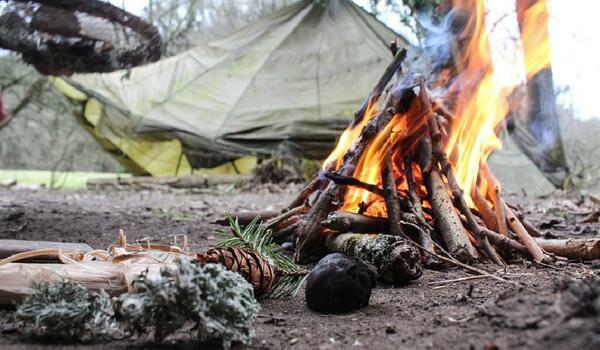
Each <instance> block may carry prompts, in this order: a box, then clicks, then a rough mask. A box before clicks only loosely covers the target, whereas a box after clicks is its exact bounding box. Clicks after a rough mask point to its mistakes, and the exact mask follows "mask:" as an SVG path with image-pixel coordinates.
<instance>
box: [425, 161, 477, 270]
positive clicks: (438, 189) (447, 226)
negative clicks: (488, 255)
mask: <svg viewBox="0 0 600 350" xmlns="http://www.w3.org/2000/svg"><path fill="white" fill-rule="evenodd" d="M426 177H427V189H428V191H429V200H430V202H431V207H432V208H433V214H434V216H435V218H436V228H437V230H438V232H439V233H440V234H441V235H442V237H443V239H444V242H445V243H446V247H447V248H448V252H449V253H450V254H452V255H453V256H455V257H457V258H458V259H459V260H462V261H473V260H476V259H477V252H476V251H475V248H473V246H472V245H471V242H469V239H468V237H467V232H466V231H465V229H464V227H463V225H462V222H461V221H460V218H459V217H458V214H456V212H455V211H454V206H453V205H452V201H451V200H450V197H449V196H448V192H447V191H446V185H445V184H444V181H443V180H442V177H441V176H440V174H439V173H438V171H437V170H432V171H431V172H430V173H429V174H428V175H427V176H426Z"/></svg>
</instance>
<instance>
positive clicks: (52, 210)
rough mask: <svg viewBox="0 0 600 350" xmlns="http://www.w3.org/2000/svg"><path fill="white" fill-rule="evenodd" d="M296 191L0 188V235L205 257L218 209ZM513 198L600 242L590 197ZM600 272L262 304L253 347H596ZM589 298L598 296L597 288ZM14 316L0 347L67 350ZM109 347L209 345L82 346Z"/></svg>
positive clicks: (574, 269)
mask: <svg viewBox="0 0 600 350" xmlns="http://www.w3.org/2000/svg"><path fill="white" fill-rule="evenodd" d="M298 188H299V187H297V186H295V185H293V186H288V187H283V188H282V187H279V186H262V187H260V188H258V189H255V190H253V191H252V192H245V191H238V190H231V189H228V188H224V189H220V190H219V189H215V190H207V191H204V192H202V193H189V192H172V191H170V192H160V191H152V192H151V191H139V192H134V191H119V192H117V191H113V192H93V191H78V192H55V191H26V190H0V238H3V239H26V240H49V241H65V242H85V243H87V244H89V245H90V246H92V247H94V248H106V247H107V246H108V245H109V244H110V243H113V242H114V241H115V240H116V239H117V235H118V232H119V229H124V230H125V233H126V234H127V237H128V240H147V239H150V240H151V241H156V242H163V243H167V242H171V241H172V237H171V236H172V235H177V234H185V235H187V236H188V238H189V241H190V242H191V249H194V250H199V251H201V250H204V249H206V248H208V247H211V246H213V245H215V244H216V243H217V242H218V241H219V236H218V235H216V234H215V232H216V231H218V230H222V228H221V227H219V226H216V225H215V224H212V223H211V222H212V221H214V220H216V219H218V218H221V217H223V214H224V213H225V212H227V211H239V210H243V209H247V210H252V209H269V208H270V209H280V208H283V207H284V206H285V205H286V204H287V203H288V202H289V201H290V200H291V198H293V196H294V194H295V193H297V191H298ZM508 198H509V200H510V201H512V202H513V203H519V205H520V206H522V207H523V209H524V212H525V213H527V215H528V217H529V218H530V219H531V221H533V222H534V223H535V224H536V225H538V227H541V228H542V229H543V231H545V232H547V233H548V234H550V235H556V236H559V237H566V236H569V237H574V236H577V237H581V236H587V237H593V236H597V235H598V233H599V230H600V225H598V223H591V224H581V223H579V222H580V221H581V219H582V218H583V217H584V216H585V215H586V214H587V213H589V212H590V211H593V210H598V207H599V206H600V204H599V203H597V199H595V198H594V197H580V196H566V195H562V194H557V195H554V196H551V197H548V198H525V197H514V196H512V197H508ZM479 267H480V268H483V269H486V270H488V271H490V272H495V271H497V270H498V267H494V266H489V265H479ZM599 269H600V265H595V264H580V263H571V264H568V265H561V266H558V267H553V268H550V267H536V266H532V264H531V263H523V264H519V265H512V266H508V267H507V268H506V269H505V270H503V271H500V272H499V273H501V274H502V275H503V276H506V277H507V278H509V279H510V280H511V281H514V282H516V284H514V285H513V284H507V283H501V282H497V281H495V280H492V279H485V278H484V279H472V280H467V281H462V282H455V283H449V282H446V281H448V280H451V279H456V278H460V277H464V276H468V274H467V273H466V272H465V271H463V270H459V269H450V270H445V271H429V270H428V271H426V272H425V273H424V275H423V277H421V278H420V279H419V280H417V281H415V282H413V283H412V284H410V285H409V286H407V287H404V288H392V287H388V286H384V285H380V286H378V287H377V288H376V289H375V290H374V292H373V295H372V297H371V302H370V305H369V306H368V307H366V308H364V309H362V310H359V311H356V312H352V313H348V314H342V315H321V314H318V313H315V312H312V311H310V310H309V309H308V308H307V307H306V305H305V302H304V297H303V295H302V293H301V295H299V296H298V297H297V298H294V299H281V300H265V301H262V303H261V304H262V310H261V312H260V316H259V318H258V320H257V322H256V324H255V327H256V339H255V341H254V343H253V345H254V347H256V348H270V349H281V348H292V349H343V348H353V349H354V348H356V349H360V348H365V349H366V348H368V349H435V348H444V349H496V348H500V349H509V348H514V349H545V350H547V349H569V348H570V349H575V348H577V349H598V348H600V296H598V295H597V294H594V293H591V294H590V293H587V294H586V293H583V294H585V295H580V294H581V293H580V291H581V290H582V287H581V286H585V284H581V283H580V282H577V280H582V279H584V280H587V281H589V280H590V276H592V275H597V274H598V272H599V271H600V270H599ZM588 283H590V282H588ZM588 285H589V284H588ZM583 289H585V288H583ZM586 290H587V289H586ZM595 290H596V291H597V292H600V288H596V289H595ZM13 313H14V312H13V310H11V309H3V310H2V309H0V348H2V349H36V348H40V349H42V348H43V349H49V348H62V346H59V345H52V344H39V343H31V342H29V341H28V340H26V339H25V338H23V337H22V336H20V335H19V334H18V333H15V332H13V331H12V328H11V327H10V325H11V324H12V322H13ZM104 347H110V348H111V349H120V348H203V347H204V348H205V347H206V344H198V343H195V342H193V341H192V342H191V341H186V340H185V338H184V337H180V336H177V337H176V338H175V339H172V340H167V341H165V342H163V343H161V344H156V343H152V342H150V340H148V339H141V340H130V341H117V342H114V343H110V344H96V345H87V346H85V347H84V348H88V349H99V348H104Z"/></svg>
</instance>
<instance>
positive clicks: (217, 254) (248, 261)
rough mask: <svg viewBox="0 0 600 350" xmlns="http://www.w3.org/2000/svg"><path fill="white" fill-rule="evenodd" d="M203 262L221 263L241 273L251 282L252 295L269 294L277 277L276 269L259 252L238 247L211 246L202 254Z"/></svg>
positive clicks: (257, 296)
mask: <svg viewBox="0 0 600 350" xmlns="http://www.w3.org/2000/svg"><path fill="white" fill-rule="evenodd" d="M201 260H202V261H203V262H205V263H214V264H221V265H223V266H225V268H227V269H228V270H230V271H233V272H237V273H239V274H240V275H242V276H243V277H244V278H245V279H246V281H248V282H250V284H252V287H253V288H254V296H255V297H256V298H260V297H261V296H263V295H266V294H269V292H271V290H272V289H273V286H274V285H275V281H276V279H277V277H278V276H277V270H275V268H274V267H273V266H271V265H270V264H269V263H268V262H267V261H266V260H265V259H264V258H263V257H261V256H260V255H259V254H257V253H255V252H252V251H246V250H243V249H239V248H212V249H210V250H208V251H207V252H206V253H205V254H203V256H202V258H201Z"/></svg>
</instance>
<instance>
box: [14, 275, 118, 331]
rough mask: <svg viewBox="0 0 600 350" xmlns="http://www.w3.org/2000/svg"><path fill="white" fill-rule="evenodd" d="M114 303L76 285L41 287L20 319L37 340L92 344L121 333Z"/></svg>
mask: <svg viewBox="0 0 600 350" xmlns="http://www.w3.org/2000/svg"><path fill="white" fill-rule="evenodd" d="M114 316H115V314H114V309H113V306H112V302H111V299H110V298H109V297H108V295H106V293H104V292H101V293H94V292H90V291H89V290H87V289H86V288H84V287H82V286H80V285H78V284H76V283H73V282H66V281H61V282H53V283H39V284H37V285H36V286H34V288H33V293H32V294H31V295H30V296H29V297H28V298H27V299H26V300H25V301H24V302H23V303H22V304H20V305H19V306H18V307H17V312H16V317H17V319H18V320H20V321H22V322H23V323H24V324H25V332H26V333H27V334H29V335H30V336H32V337H35V338H49V339H56V340H60V341H64V342H90V341H94V340H98V339H101V338H107V337H112V336H114V335H115V333H116V332H118V324H117V322H116V320H115V317H114Z"/></svg>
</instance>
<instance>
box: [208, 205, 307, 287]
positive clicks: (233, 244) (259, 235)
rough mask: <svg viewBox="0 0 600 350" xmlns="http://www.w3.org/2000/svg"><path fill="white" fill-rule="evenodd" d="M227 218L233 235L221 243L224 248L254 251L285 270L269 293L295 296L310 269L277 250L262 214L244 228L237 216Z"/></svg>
mask: <svg viewBox="0 0 600 350" xmlns="http://www.w3.org/2000/svg"><path fill="white" fill-rule="evenodd" d="M227 220H228V221H229V226H230V227H231V231H232V233H233V236H231V237H229V238H226V239H225V240H223V241H221V243H219V246H220V247H222V248H240V249H246V250H249V251H253V252H255V253H257V254H258V255H260V256H261V257H263V258H264V259H265V260H266V261H267V262H268V263H269V264H271V265H273V266H275V267H277V268H278V269H279V270H281V271H282V272H283V276H281V277H280V278H279V279H278V280H277V282H275V285H274V286H273V289H272V290H271V292H270V293H269V294H268V296H269V297H271V298H282V297H286V296H292V295H293V296H295V295H296V294H298V291H299V290H300V287H301V286H302V284H304V281H305V280H306V276H307V275H308V271H307V270H305V269H304V268H303V267H302V266H299V265H297V264H296V263H294V261H292V259H290V258H289V257H288V256H286V255H284V254H282V253H279V252H276V251H275V250H274V249H275V248H277V244H276V243H273V234H272V232H271V230H265V229H264V228H263V227H262V226H261V223H260V216H257V217H255V218H254V219H253V220H252V222H250V224H248V225H246V227H244V229H242V228H241V227H240V223H239V221H238V220H237V218H233V216H231V215H230V214H227Z"/></svg>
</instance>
